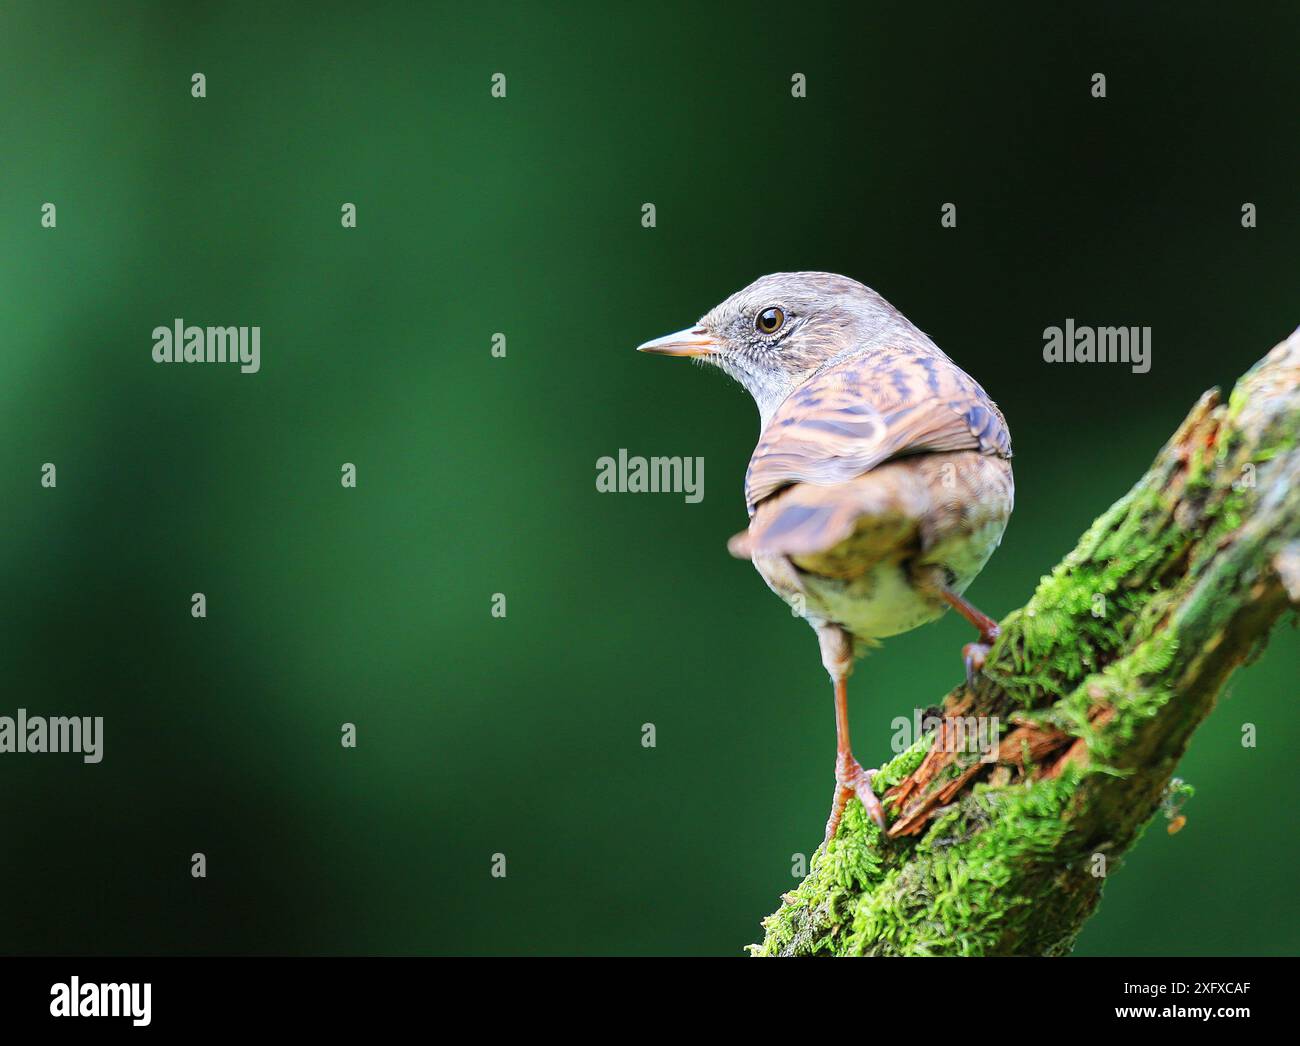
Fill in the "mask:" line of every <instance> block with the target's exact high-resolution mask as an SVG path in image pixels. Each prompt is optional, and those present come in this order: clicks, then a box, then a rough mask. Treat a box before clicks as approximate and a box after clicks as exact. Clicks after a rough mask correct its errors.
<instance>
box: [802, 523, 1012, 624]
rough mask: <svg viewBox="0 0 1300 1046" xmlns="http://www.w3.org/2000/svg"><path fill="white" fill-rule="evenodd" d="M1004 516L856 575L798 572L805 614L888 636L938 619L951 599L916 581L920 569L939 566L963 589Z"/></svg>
mask: <svg viewBox="0 0 1300 1046" xmlns="http://www.w3.org/2000/svg"><path fill="white" fill-rule="evenodd" d="M1005 528H1006V521H1005V520H997V521H990V522H987V523H985V524H984V525H983V526H981V527H979V528H977V529H976V530H974V531H973V532H971V533H970V534H966V535H962V536H960V537H955V538H952V539H950V540H948V541H945V542H942V543H940V544H939V545H936V546H935V547H934V548H933V549H931V550H929V551H928V552H927V553H925V554H924V555H923V556H921V557H920V558H919V559H918V560H917V561H916V562H913V563H904V562H902V561H900V560H886V561H882V562H880V563H878V564H876V565H875V566H873V567H872V568H870V569H869V570H867V571H866V572H865V573H863V574H862V576H861V577H858V578H854V579H853V580H852V581H841V580H838V579H835V578H824V577H818V576H816V575H813V574H804V573H801V574H800V575H799V577H800V580H801V581H802V583H803V589H804V593H805V602H806V609H807V613H806V616H807V617H808V618H810V619H812V620H814V621H816V620H821V621H826V622H829V623H831V624H836V625H839V626H840V627H841V628H843V629H844V630H845V631H846V632H849V633H850V634H852V635H854V636H856V637H857V638H859V639H866V640H872V639H884V638H886V637H888V636H896V635H898V634H899V633H902V632H908V631H910V630H912V629H913V628H917V627H919V626H920V625H924V624H927V623H928V622H931V621H934V620H936V619H937V618H938V617H940V616H941V615H942V614H943V612H944V611H945V610H947V609H948V604H947V603H945V602H943V600H941V599H939V598H937V597H936V596H934V595H933V594H932V593H931V592H929V591H927V590H926V589H925V588H924V587H923V586H918V585H917V584H916V576H917V573H918V571H921V570H924V569H925V568H927V567H935V566H937V567H939V568H940V569H941V570H943V571H944V576H945V579H946V580H947V582H948V588H950V589H951V590H952V591H953V592H956V593H957V594H958V595H960V594H961V593H962V592H964V591H965V590H966V588H967V587H968V586H969V585H970V583H971V582H972V581H974V580H975V577H976V575H978V574H979V572H980V571H981V570H982V569H984V564H986V563H987V562H988V561H989V557H990V556H992V555H993V550H994V549H995V548H997V546H998V543H999V542H1000V541H1001V540H1002V533H1003V531H1004V530H1005Z"/></svg>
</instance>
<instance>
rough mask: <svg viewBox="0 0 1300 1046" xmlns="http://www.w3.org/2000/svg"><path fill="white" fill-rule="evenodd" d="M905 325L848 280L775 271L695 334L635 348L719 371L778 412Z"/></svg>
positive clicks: (766, 414)
mask: <svg viewBox="0 0 1300 1046" xmlns="http://www.w3.org/2000/svg"><path fill="white" fill-rule="evenodd" d="M900 323H901V324H906V323H907V321H906V320H905V319H903V317H902V316H901V315H900V314H899V313H898V312H897V311H896V310H895V309H894V307H893V306H891V305H890V304H889V303H888V302H887V301H885V299H884V298H882V297H881V296H880V295H879V294H877V293H876V292H875V291H873V290H871V288H869V287H864V286H863V285H862V284H860V283H858V282H857V281H856V280H851V279H849V278H848V277H847V276H837V275H835V274H834V273H830V272H778V273H773V274H772V275H770V276H763V277H761V278H759V279H757V280H755V281H754V282H753V283H751V284H750V285H749V286H748V287H746V288H745V289H744V290H741V291H737V292H736V293H735V294H733V295H732V296H731V297H730V298H728V299H727V300H726V301H724V302H723V303H722V304H721V305H718V306H717V307H716V308H714V309H712V310H710V311H709V312H708V313H706V314H705V315H704V316H703V317H701V319H700V321H699V323H697V324H695V326H693V327H688V328H687V329H685V330H682V331H678V332H677V333H675V334H668V335H665V336H664V337H662V338H656V339H654V341H648V342H646V343H645V344H644V345H640V346H638V349H639V350H640V351H641V352H651V353H656V354H658V355H661V356H689V357H692V358H694V359H696V360H698V361H700V362H701V363H710V364H713V365H714V366H716V367H719V368H721V369H722V370H724V371H726V372H727V373H728V374H730V375H731V376H732V377H733V378H735V379H736V380H737V381H739V382H740V383H741V384H742V385H744V386H745V388H746V389H748V390H749V394H750V395H751V396H753V397H754V402H755V403H757V404H758V410H759V414H760V415H761V416H762V423H763V425H764V427H766V425H767V421H768V419H769V418H770V417H771V414H772V412H773V411H775V410H776V408H777V407H778V406H779V405H780V403H781V402H782V400H784V399H785V398H786V397H787V396H788V395H790V393H791V392H793V391H794V390H795V389H796V388H798V387H799V386H800V385H801V384H803V382H805V381H807V380H808V378H809V377H811V376H812V375H813V374H814V373H815V372H816V371H817V370H818V369H819V368H820V367H821V366H822V365H823V364H825V363H827V362H828V361H830V360H833V359H837V358H838V357H840V356H843V355H845V354H847V353H850V352H853V351H855V350H859V349H863V348H866V347H869V346H870V345H871V344H872V343H873V342H875V341H877V340H879V338H880V337H881V335H882V333H884V332H886V331H888V330H890V329H891V328H893V327H894V326H895V325H897V324H900Z"/></svg>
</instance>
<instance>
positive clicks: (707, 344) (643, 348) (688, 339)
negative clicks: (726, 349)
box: [636, 327, 718, 356]
mask: <svg viewBox="0 0 1300 1046" xmlns="http://www.w3.org/2000/svg"><path fill="white" fill-rule="evenodd" d="M636 351H637V352H653V353H655V354H657V355H659V356H712V355H713V354H714V353H715V352H717V351H718V343H717V342H716V341H714V340H713V339H712V338H711V337H710V336H709V333H708V331H706V330H705V329H704V328H703V327H695V328H694V329H691V330H684V331H678V332H677V333H676V334H665V335H664V336H663V337H662V338H655V340H654V341H648V342H646V343H645V344H644V345H638V346H637V347H636Z"/></svg>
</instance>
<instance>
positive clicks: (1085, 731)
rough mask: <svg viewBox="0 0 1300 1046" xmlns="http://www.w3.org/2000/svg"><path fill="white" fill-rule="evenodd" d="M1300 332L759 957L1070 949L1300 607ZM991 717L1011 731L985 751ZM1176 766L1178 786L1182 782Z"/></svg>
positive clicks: (855, 815) (1002, 662)
mask: <svg viewBox="0 0 1300 1046" xmlns="http://www.w3.org/2000/svg"><path fill="white" fill-rule="evenodd" d="M1298 434H1300V330H1298V331H1297V332H1296V333H1295V334H1293V335H1292V336H1291V337H1290V338H1289V339H1288V340H1287V341H1285V342H1283V343H1282V344H1281V345H1279V346H1277V348H1275V349H1274V350H1273V351H1272V352H1271V353H1269V354H1268V356H1266V357H1265V358H1264V359H1263V360H1261V361H1260V362H1259V363H1257V364H1256V365H1255V366H1254V367H1253V368H1252V369H1251V370H1250V371H1249V372H1248V373H1247V374H1246V375H1244V376H1243V377H1242V378H1241V380H1240V381H1239V382H1238V383H1237V386H1236V388H1235V389H1234V390H1233V392H1232V395H1231V396H1230V397H1229V398H1228V401H1227V402H1226V403H1224V402H1221V400H1220V397H1219V395H1218V392H1217V390H1212V391H1210V392H1207V393H1206V394H1205V395H1204V396H1202V397H1201V399H1200V401H1199V402H1198V403H1197V404H1196V406H1195V407H1193V408H1192V411H1191V413H1190V414H1189V415H1188V416H1187V419H1186V420H1185V421H1184V422H1183V423H1182V425H1181V426H1180V427H1179V429H1178V431H1177V432H1176V433H1175V434H1174V435H1173V437H1172V438H1171V439H1170V441H1169V442H1168V443H1167V444H1166V445H1165V447H1164V449H1163V450H1161V452H1160V454H1159V456H1158V457H1157V458H1156V460H1155V463H1154V464H1153V465H1152V466H1151V468H1150V470H1149V471H1148V472H1147V474H1146V475H1145V476H1143V477H1142V479H1141V480H1139V481H1138V483H1137V484H1136V486H1134V487H1133V489H1132V490H1130V491H1129V492H1128V493H1127V494H1126V495H1125V496H1124V497H1123V498H1121V499H1120V500H1119V501H1117V502H1116V503H1115V504H1114V505H1113V506H1111V508H1110V509H1108V510H1107V511H1106V512H1105V513H1104V514H1103V515H1102V516H1101V517H1100V518H1099V519H1098V520H1097V521H1096V522H1095V523H1094V524H1093V525H1092V527H1091V528H1090V529H1089V530H1088V532H1087V533H1086V534H1084V535H1083V537H1082V538H1081V539H1080V541H1079V543H1078V546H1077V547H1076V548H1075V549H1074V551H1072V552H1071V553H1070V554H1069V555H1068V556H1066V557H1065V559H1064V560H1062V562H1061V563H1060V564H1059V565H1058V566H1057V567H1056V568H1055V570H1054V571H1053V572H1052V573H1051V575H1050V576H1048V577H1045V578H1043V580H1042V581H1041V583H1040V584H1039V586H1038V588H1037V590H1036V591H1035V592H1034V594H1033V596H1032V598H1031V599H1030V600H1029V602H1028V603H1026V604H1025V606H1024V607H1022V608H1021V609H1019V610H1017V611H1015V612H1013V613H1012V614H1011V615H1010V616H1009V617H1008V618H1007V619H1006V620H1005V621H1004V622H1003V623H1002V634H1001V637H1000V638H999V640H998V641H997V643H996V644H995V646H994V648H993V650H992V652H991V654H990V656H989V658H988V660H987V663H986V665H985V667H984V670H983V672H982V673H980V675H979V676H978V678H977V679H976V681H975V683H974V685H973V686H972V687H969V688H968V687H966V686H965V685H962V686H960V687H958V688H957V689H955V690H953V691H952V692H951V693H950V694H948V695H947V697H946V699H945V700H944V701H943V705H942V713H941V716H942V718H938V717H936V725H935V726H934V729H932V730H930V731H929V732H928V733H926V735H925V736H923V737H922V738H920V739H919V740H918V741H917V743H916V744H914V745H913V746H912V747H911V748H910V749H908V750H907V751H905V752H903V753H902V754H901V755H899V756H898V757H896V758H895V759H893V760H892V761H891V762H890V763H888V764H887V765H886V766H884V767H883V768H882V769H881V772H880V774H879V775H878V776H877V778H876V791H877V793H878V794H884V796H885V809H886V813H887V815H888V817H889V827H888V829H887V831H886V832H883V833H882V832H881V831H880V830H879V829H877V828H876V827H875V825H874V824H872V823H871V822H870V820H869V819H868V818H867V817H866V816H865V815H864V814H863V812H862V808H861V806H860V805H859V804H858V802H857V800H852V801H851V802H850V804H849V809H848V810H847V811H846V812H845V815H844V820H843V824H842V826H841V828H840V831H839V833H838V835H837V837H836V838H835V839H834V840H833V841H832V842H831V844H830V846H829V848H823V849H822V850H819V851H818V853H817V854H816V855H815V856H814V858H813V862H812V870H811V871H810V873H809V875H808V877H807V878H806V879H805V880H804V881H803V883H802V884H801V885H800V886H799V887H797V888H796V889H795V890H793V891H791V892H790V893H788V894H786V895H784V897H783V898H782V902H783V903H782V905H781V907H780V909H779V910H778V911H776V912H775V913H774V914H773V915H771V916H769V917H768V918H767V919H765V920H764V922H763V926H764V929H765V930H766V938H765V940H764V941H763V943H762V944H760V945H752V946H751V951H752V952H754V953H755V954H759V955H1061V954H1065V953H1067V952H1068V951H1069V950H1070V949H1071V947H1072V946H1073V944H1074V941H1075V938H1076V937H1077V935H1078V933H1079V930H1080V928H1081V927H1082V926H1083V923H1084V922H1085V920H1086V919H1087V918H1088V916H1089V915H1091V914H1092V912H1093V911H1094V910H1095V908H1096V907H1097V903H1098V901H1099V899H1100V896H1101V887H1102V884H1103V882H1104V881H1105V873H1106V871H1107V869H1108V866H1113V865H1114V863H1115V862H1116V860H1117V858H1119V857H1120V856H1121V855H1122V854H1123V853H1124V852H1125V851H1126V850H1128V849H1129V848H1130V847H1131V846H1132V845H1133V844H1134V843H1135V842H1136V841H1137V839H1138V837H1139V836H1140V835H1141V833H1142V831H1143V829H1144V828H1145V827H1146V826H1147V824H1148V823H1149V822H1150V821H1151V819H1152V818H1153V817H1154V816H1155V815H1156V814H1157V813H1158V812H1160V810H1161V809H1162V807H1163V808H1164V810H1165V812H1166V813H1167V814H1169V815H1170V816H1171V817H1173V818H1174V819H1173V820H1171V822H1170V828H1171V830H1176V828H1177V826H1178V824H1179V823H1180V822H1179V821H1178V820H1177V804H1178V802H1179V801H1180V798H1181V792H1182V791H1185V790H1186V789H1185V788H1183V786H1181V783H1180V782H1178V781H1177V780H1176V779H1173V772H1174V769H1175V767H1176V766H1177V763H1178V760H1179V758H1180V757H1181V756H1182V754H1183V752H1184V750H1185V749H1186V747H1187V743H1188V740H1189V739H1190V737H1191V735H1192V732H1193V731H1194V730H1195V729H1196V727H1197V725H1198V724H1199V723H1200V722H1201V721H1202V720H1203V719H1204V718H1205V717H1206V716H1207V715H1208V714H1209V713H1210V711H1211V710H1212V709H1213V707H1214V703H1215V699H1216V697H1217V696H1218V694H1219V692H1220V690H1221V689H1222V688H1223V686H1224V683H1225V682H1226V680H1227V679H1228V677H1229V676H1230V675H1231V673H1232V672H1233V671H1234V670H1235V669H1236V668H1237V666H1239V665H1241V664H1242V663H1243V662H1246V661H1248V660H1251V659H1253V658H1254V657H1256V656H1258V654H1259V652H1260V651H1261V650H1262V649H1263V646H1264V644H1265V642H1266V639H1267V636H1268V632H1269V629H1270V628H1271V626H1272V625H1273V623H1274V622H1275V621H1276V620H1277V619H1278V618H1279V617H1280V616H1281V615H1282V614H1283V613H1284V612H1285V611H1286V610H1287V609H1288V607H1291V606H1295V605H1296V604H1297V603H1300V446H1298V444H1297V435H1298ZM980 727H984V728H985V729H986V730H987V731H988V733H987V734H986V735H983V736H984V737H985V738H987V739H991V740H992V741H993V742H995V743H992V744H988V743H986V744H985V745H984V746H983V747H984V751H985V752H987V753H988V755H986V756H982V755H981V753H980V751H978V750H972V749H973V747H975V746H973V745H972V744H971V741H972V738H976V739H979V738H980V737H981V735H979V734H978V729H979V728H980ZM1171 779H1172V780H1171Z"/></svg>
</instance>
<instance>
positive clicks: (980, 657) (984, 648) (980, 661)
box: [961, 643, 993, 688]
mask: <svg viewBox="0 0 1300 1046" xmlns="http://www.w3.org/2000/svg"><path fill="white" fill-rule="evenodd" d="M991 649H993V646H992V644H991V643H967V644H966V645H965V646H964V647H962V648H961V658H962V661H963V662H964V663H965V665H966V686H967V688H970V687H973V686H974V685H975V673H976V672H980V671H982V670H983V668H984V662H985V661H987V660H988V656H989V651H990V650H991Z"/></svg>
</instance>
